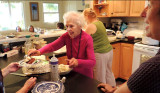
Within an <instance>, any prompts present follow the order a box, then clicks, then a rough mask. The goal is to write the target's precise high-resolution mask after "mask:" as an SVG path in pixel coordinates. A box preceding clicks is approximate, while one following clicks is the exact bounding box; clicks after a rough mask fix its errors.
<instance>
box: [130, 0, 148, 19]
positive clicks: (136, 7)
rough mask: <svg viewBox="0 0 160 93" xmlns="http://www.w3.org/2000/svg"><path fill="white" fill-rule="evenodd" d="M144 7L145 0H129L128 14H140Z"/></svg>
mask: <svg viewBox="0 0 160 93" xmlns="http://www.w3.org/2000/svg"><path fill="white" fill-rule="evenodd" d="M144 7H145V1H137V0H131V8H130V16H140V14H141V12H142V11H143V9H144Z"/></svg>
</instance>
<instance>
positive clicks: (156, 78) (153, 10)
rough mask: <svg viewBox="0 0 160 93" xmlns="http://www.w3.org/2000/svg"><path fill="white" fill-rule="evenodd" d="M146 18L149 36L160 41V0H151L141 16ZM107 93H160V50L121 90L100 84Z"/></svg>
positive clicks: (141, 66) (143, 64)
mask: <svg viewBox="0 0 160 93" xmlns="http://www.w3.org/2000/svg"><path fill="white" fill-rule="evenodd" d="M141 16H142V17H145V22H146V23H147V24H148V26H146V31H147V36H148V37H151V38H153V39H156V40H159V41H160V26H159V25H160V0H150V4H149V5H148V7H146V8H145V9H144V11H143V12H142V14H141ZM98 87H101V90H102V91H104V92H105V93H113V92H114V91H115V92H114V93H160V50H159V52H158V53H157V55H156V56H154V57H153V58H151V59H149V60H147V61H146V62H144V63H142V64H141V65H140V67H139V68H138V69H137V70H136V71H135V72H134V73H133V74H132V75H131V77H130V78H129V80H128V81H127V82H126V83H124V84H123V85H122V86H120V87H119V88H113V87H111V86H110V85H108V84H100V85H99V86H98Z"/></svg>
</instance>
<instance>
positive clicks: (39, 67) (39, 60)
mask: <svg viewBox="0 0 160 93" xmlns="http://www.w3.org/2000/svg"><path fill="white" fill-rule="evenodd" d="M31 58H35V61H34V62H33V63H31V64H28V63H26V62H25V60H23V61H22V62H21V63H20V64H21V65H22V71H23V73H24V74H40V73H47V72H50V65H49V62H48V61H46V59H45V56H44V55H41V56H32V57H31Z"/></svg>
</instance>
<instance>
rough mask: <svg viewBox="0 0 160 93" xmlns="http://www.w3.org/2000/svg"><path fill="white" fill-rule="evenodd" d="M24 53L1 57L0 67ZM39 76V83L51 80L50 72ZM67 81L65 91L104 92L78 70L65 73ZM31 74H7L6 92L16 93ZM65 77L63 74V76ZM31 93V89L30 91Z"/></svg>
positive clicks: (20, 58)
mask: <svg viewBox="0 0 160 93" xmlns="http://www.w3.org/2000/svg"><path fill="white" fill-rule="evenodd" d="M23 57H24V54H22V53H19V54H17V55H14V56H12V57H9V58H0V62H1V65H0V68H4V67H6V66H7V65H8V64H10V63H11V62H17V61H20V60H22V59H23ZM16 73H22V70H21V69H20V70H18V71H17V72H16ZM34 76H35V77H37V83H38V82H41V81H50V73H46V74H38V75H34ZM64 76H65V77H66V82H65V83H64V86H65V92H64V93H102V92H101V91H100V90H99V89H98V88H97V85H98V84H99V83H100V82H99V81H97V80H95V79H91V78H89V77H86V76H84V75H82V74H79V73H77V72H74V71H71V72H70V73H69V74H67V75H64ZM30 77H31V76H26V77H22V76H15V75H12V74H9V75H7V76H6V77H5V78H4V86H5V91H6V93H15V92H16V91H18V90H19V89H20V88H21V87H22V86H23V85H24V83H25V82H26V80H27V79H29V78H30ZM61 77H63V76H61ZM29 93H31V91H30V92H29Z"/></svg>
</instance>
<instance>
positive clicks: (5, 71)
mask: <svg viewBox="0 0 160 93" xmlns="http://www.w3.org/2000/svg"><path fill="white" fill-rule="evenodd" d="M19 69H20V66H19V64H18V63H17V62H13V63H10V64H9V65H8V66H7V67H5V68H4V69H2V75H3V77H5V76H6V75H7V74H9V73H12V72H16V71H17V70H19Z"/></svg>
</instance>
